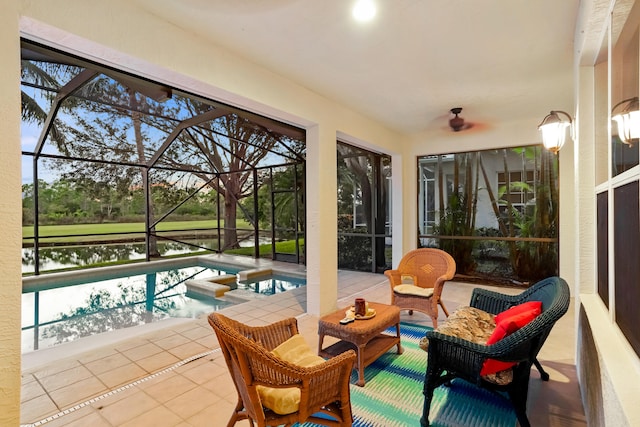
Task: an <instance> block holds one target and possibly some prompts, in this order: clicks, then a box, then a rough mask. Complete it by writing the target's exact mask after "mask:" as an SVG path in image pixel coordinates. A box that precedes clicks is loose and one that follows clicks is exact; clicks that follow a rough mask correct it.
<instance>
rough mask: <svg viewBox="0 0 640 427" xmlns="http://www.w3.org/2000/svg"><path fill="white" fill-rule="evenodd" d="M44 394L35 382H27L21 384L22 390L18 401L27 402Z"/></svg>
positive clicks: (42, 389)
mask: <svg viewBox="0 0 640 427" xmlns="http://www.w3.org/2000/svg"><path fill="white" fill-rule="evenodd" d="M43 394H45V390H44V388H43V387H42V386H41V385H40V383H39V382H37V381H28V382H23V383H22V388H21V391H20V400H21V401H23V402H26V401H27V400H31V399H33V398H35V397H38V396H42V395H43Z"/></svg>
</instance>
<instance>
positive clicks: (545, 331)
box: [420, 277, 570, 427]
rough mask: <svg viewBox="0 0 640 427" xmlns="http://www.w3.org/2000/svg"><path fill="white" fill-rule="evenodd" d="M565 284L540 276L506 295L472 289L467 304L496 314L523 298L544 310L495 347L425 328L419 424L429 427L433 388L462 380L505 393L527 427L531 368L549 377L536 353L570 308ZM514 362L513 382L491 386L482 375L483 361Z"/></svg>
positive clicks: (492, 383) (544, 376) (546, 377)
mask: <svg viewBox="0 0 640 427" xmlns="http://www.w3.org/2000/svg"><path fill="white" fill-rule="evenodd" d="M569 298H570V295H569V286H568V285H567V283H566V282H565V281H564V280H563V279H561V278H559V277H550V278H547V279H544V280H542V281H540V282H538V283H536V284H534V285H533V286H531V287H530V288H528V289H527V290H525V291H524V292H522V293H521V294H519V295H504V294H500V293H497V292H492V291H487V290H484V289H474V291H473V293H472V296H471V302H470V305H471V306H472V307H476V308H479V309H481V310H484V311H486V312H489V313H492V314H497V313H500V312H502V311H504V310H506V309H507V308H509V307H511V306H514V305H518V304H521V303H523V302H527V301H542V313H541V314H540V315H539V316H537V317H536V318H535V319H534V320H533V321H531V322H530V323H529V324H527V325H525V326H524V327H522V328H521V329H519V330H517V331H516V332H514V333H512V334H511V335H508V336H506V337H505V338H503V339H502V340H500V341H498V342H496V343H495V344H493V345H488V346H487V345H479V344H474V343H472V342H470V341H466V340H463V339H460V338H457V337H452V336H449V335H444V334H441V333H438V332H435V331H429V332H427V335H426V336H427V339H428V340H429V347H428V353H429V356H428V364H427V372H426V375H425V383H424V396H425V399H424V410H423V415H422V418H421V419H420V424H421V425H422V426H423V427H426V426H428V425H429V410H430V406H431V400H432V398H433V392H434V390H435V389H436V388H437V387H439V386H441V385H443V384H448V383H449V382H450V381H451V380H452V379H454V378H461V379H463V380H466V381H468V382H470V383H472V384H475V385H477V386H480V387H483V388H487V389H490V390H497V391H503V392H507V394H508V396H509V399H510V401H511V403H512V405H513V407H514V409H515V413H516V416H517V418H518V422H519V423H520V426H521V427H529V426H530V424H529V419H528V418H527V413H526V410H527V394H528V389H529V375H530V372H531V366H532V365H535V366H536V367H537V368H538V370H539V371H540V374H541V377H542V379H543V380H544V381H547V380H548V379H549V375H548V374H547V373H546V372H545V371H544V370H543V369H542V366H540V363H538V361H537V359H536V357H537V355H538V351H539V350H540V348H541V347H542V345H543V344H544V342H545V340H546V339H547V336H548V335H549V333H550V332H551V329H552V327H553V325H554V324H555V322H556V321H557V320H558V319H559V318H560V317H562V316H563V315H564V314H565V313H566V312H567V309H568V308H569ZM488 358H490V359H497V360H501V361H505V362H516V365H515V366H514V367H513V368H512V369H513V380H512V381H511V382H509V383H508V384H502V385H499V384H495V383H494V382H490V381H488V379H487V378H485V377H481V376H480V370H481V369H482V366H483V362H484V361H485V360H486V359H488Z"/></svg>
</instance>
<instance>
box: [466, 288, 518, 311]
mask: <svg viewBox="0 0 640 427" xmlns="http://www.w3.org/2000/svg"><path fill="white" fill-rule="evenodd" d="M520 298H521V297H520V296H519V295H505V294H501V293H499V292H494V291H490V290H487V289H483V288H474V289H473V292H472V293H471V301H470V302H469V305H470V306H471V307H475V308H478V309H480V310H483V311H486V312H487V313H491V314H498V313H500V312H502V311H504V310H506V309H508V308H509V307H511V306H512V305H515V304H517V303H518V301H519V300H520Z"/></svg>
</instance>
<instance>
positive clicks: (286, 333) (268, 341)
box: [236, 317, 298, 351]
mask: <svg viewBox="0 0 640 427" xmlns="http://www.w3.org/2000/svg"><path fill="white" fill-rule="evenodd" d="M236 328H237V329H238V332H240V333H241V334H242V335H244V336H245V337H247V338H249V339H250V340H252V341H255V342H257V343H259V344H260V345H261V346H262V347H264V348H266V349H267V350H269V351H271V350H273V349H274V348H276V347H277V346H279V345H280V344H282V343H283V342H285V341H286V340H288V339H289V338H291V337H292V336H294V335H295V334H297V333H298V321H297V320H296V318H295V317H290V318H288V319H283V320H280V321H277V322H274V323H271V324H269V325H264V326H245V325H242V324H241V323H239V322H237V323H236Z"/></svg>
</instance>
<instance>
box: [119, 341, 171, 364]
mask: <svg viewBox="0 0 640 427" xmlns="http://www.w3.org/2000/svg"><path fill="white" fill-rule="evenodd" d="M162 350H163V349H162V347H158V346H157V345H155V344H153V343H149V342H148V343H145V344H142V345H139V346H137V347H131V348H129V349H127V350H122V353H123V354H124V355H125V356H127V357H128V358H129V359H131V360H134V361H135V360H138V359H143V358H145V357H149V356H152V355H154V354H158V353H160V352H161V351H162Z"/></svg>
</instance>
